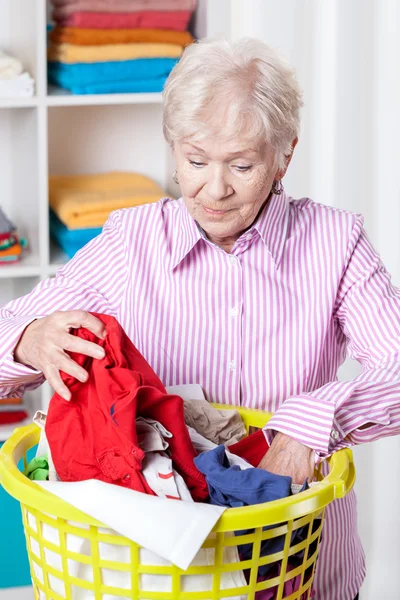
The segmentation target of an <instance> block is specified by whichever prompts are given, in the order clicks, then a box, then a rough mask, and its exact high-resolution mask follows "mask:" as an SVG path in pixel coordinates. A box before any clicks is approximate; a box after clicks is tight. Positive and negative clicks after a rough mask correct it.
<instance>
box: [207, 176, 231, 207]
mask: <svg viewBox="0 0 400 600" xmlns="http://www.w3.org/2000/svg"><path fill="white" fill-rule="evenodd" d="M206 191H207V194H208V196H209V197H210V198H211V199H212V200H215V201H216V202H217V201H218V200H223V199H224V198H227V197H229V196H230V195H231V194H232V192H233V189H232V187H231V185H230V183H229V181H228V179H227V177H226V176H225V173H224V170H223V168H220V167H217V168H215V169H212V170H211V171H210V173H209V177H208V179H207V185H206Z"/></svg>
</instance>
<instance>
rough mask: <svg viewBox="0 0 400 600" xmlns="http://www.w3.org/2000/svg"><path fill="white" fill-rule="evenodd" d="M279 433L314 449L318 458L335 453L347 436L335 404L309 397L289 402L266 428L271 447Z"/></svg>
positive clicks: (293, 399) (292, 399)
mask: <svg viewBox="0 0 400 600" xmlns="http://www.w3.org/2000/svg"><path fill="white" fill-rule="evenodd" d="M278 431H279V432H281V433H284V434H285V435H288V436H290V437H292V438H293V439H295V440H297V441H298V442H300V443H301V444H304V446H308V448H311V449H312V450H314V451H315V453H316V458H317V459H323V458H327V457H328V456H329V455H330V454H332V452H333V450H334V447H335V445H336V444H337V443H338V442H340V441H341V440H342V439H343V437H344V434H343V431H342V430H341V428H340V426H339V424H338V423H337V421H336V420H335V405H334V403H333V402H330V401H328V400H322V399H321V398H315V397H314V396H310V395H306V394H301V395H299V396H293V397H291V398H288V399H287V400H285V402H284V403H283V404H282V406H280V407H279V409H278V410H277V411H276V413H275V414H274V415H273V417H272V418H271V419H270V420H269V421H268V423H267V425H266V426H265V427H264V435H265V437H266V440H267V442H268V444H270V445H271V443H272V440H273V439H274V437H275V435H276V433H277V432H278Z"/></svg>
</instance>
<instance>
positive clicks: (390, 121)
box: [208, 0, 400, 600]
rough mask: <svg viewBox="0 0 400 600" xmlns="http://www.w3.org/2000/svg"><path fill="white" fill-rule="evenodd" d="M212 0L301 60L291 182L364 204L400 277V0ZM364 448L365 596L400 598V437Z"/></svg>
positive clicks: (324, 197)
mask: <svg viewBox="0 0 400 600" xmlns="http://www.w3.org/2000/svg"><path fill="white" fill-rule="evenodd" d="M209 5H211V10H210V13H209V17H208V18H209V24H208V30H209V32H210V33H211V34H219V33H222V34H225V35H226V37H228V38H237V37H241V36H244V35H249V36H254V37H258V38H260V39H262V40H264V41H265V42H267V43H269V44H270V45H272V46H274V47H276V48H279V49H281V50H282V51H283V52H284V53H285V54H286V56H287V57H288V59H289V61H290V62H291V63H292V64H293V66H294V67H295V68H296V70H297V73H298V77H299V80H300V82H301V84H302V86H303V89H304V100H305V108H304V118H303V127H302V134H301V137H300V142H299V144H298V146H297V149H296V153H295V156H294V159H293V161H292V164H291V166H290V169H289V172H288V174H287V176H286V179H285V187H286V190H287V191H288V192H289V193H290V194H291V195H293V196H309V197H311V198H313V199H314V200H316V201H318V202H322V203H325V204H329V205H332V206H338V207H341V208H346V209H349V210H352V211H355V212H360V213H363V214H364V215H365V224H366V228H367V231H368V233H369V235H370V237H371V239H372V241H373V243H374V245H375V247H376V248H377V249H378V250H379V251H380V253H381V255H382V257H383V260H384V262H385V264H386V266H387V267H388V269H389V271H390V272H391V273H392V274H393V279H394V282H395V283H396V284H397V285H399V284H400V236H399V235H398V232H399V228H400V180H399V178H398V173H399V171H400V169H399V165H398V161H399V152H398V140H400V117H399V115H398V110H399V107H400V36H399V34H398V31H399V30H400V2H399V1H398V0H351V1H350V2H349V0H323V1H322V0H279V2H278V1H277V0H245V1H244V0H231V1H230V2H225V0H224V1H222V2H220V1H219V2H218V3H216V2H209ZM358 372H359V367H358V365H357V364H353V363H346V364H345V365H344V367H342V369H341V371H340V377H341V378H342V379H348V378H350V377H354V376H355V375H356V374H357V373H358ZM355 457H356V464H357V474H358V481H357V490H358V497H359V525H360V531H361V536H362V539H363V542H364V545H365V549H366V553H367V561H368V576H367V581H366V583H365V585H364V587H363V590H362V600H372V599H375V598H379V600H381V599H382V600H397V599H398V598H400V591H399V584H398V581H397V578H396V573H397V569H398V566H399V565H400V544H399V543H398V539H399V537H400V518H399V509H398V507H399V500H400V484H399V483H398V481H397V475H398V472H399V467H398V464H399V458H398V457H400V438H399V437H396V438H389V439H386V440H382V441H380V442H377V443H375V444H370V445H368V446H363V447H359V448H356V449H355ZM338 600H340V599H338Z"/></svg>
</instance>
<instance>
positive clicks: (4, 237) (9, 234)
mask: <svg viewBox="0 0 400 600" xmlns="http://www.w3.org/2000/svg"><path fill="white" fill-rule="evenodd" d="M26 246H27V242H26V240H25V239H23V238H19V236H18V235H17V230H16V227H15V225H14V223H13V222H12V221H10V219H9V218H8V217H7V216H6V214H5V213H4V212H3V211H2V210H1V208H0V265H2V264H9V263H13V262H17V261H19V260H20V258H21V255H22V251H23V248H25V247H26Z"/></svg>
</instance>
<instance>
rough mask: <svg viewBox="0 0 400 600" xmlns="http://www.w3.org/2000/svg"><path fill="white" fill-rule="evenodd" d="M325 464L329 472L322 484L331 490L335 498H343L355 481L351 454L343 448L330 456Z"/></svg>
mask: <svg viewBox="0 0 400 600" xmlns="http://www.w3.org/2000/svg"><path fill="white" fill-rule="evenodd" d="M327 462H328V464H329V467H330V471H329V475H328V476H327V477H326V478H325V479H324V480H323V482H325V483H326V485H327V486H329V487H330V488H332V489H333V492H334V496H335V498H343V497H344V496H346V495H347V494H348V493H349V491H350V490H351V489H352V487H353V486H354V483H355V480H356V470H355V467H354V459H353V453H352V451H351V450H350V448H343V449H342V450H338V451H337V452H335V454H332V456H331V457H330V458H328V459H327Z"/></svg>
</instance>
